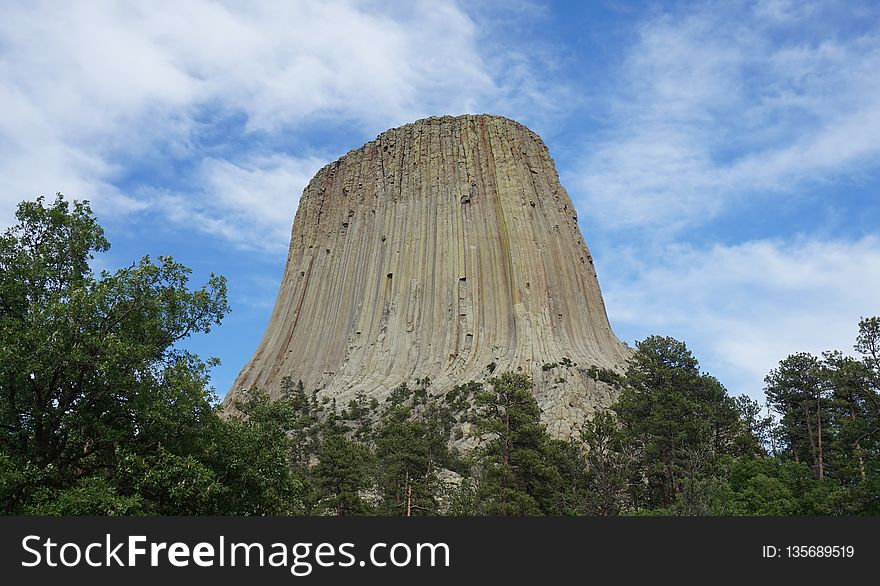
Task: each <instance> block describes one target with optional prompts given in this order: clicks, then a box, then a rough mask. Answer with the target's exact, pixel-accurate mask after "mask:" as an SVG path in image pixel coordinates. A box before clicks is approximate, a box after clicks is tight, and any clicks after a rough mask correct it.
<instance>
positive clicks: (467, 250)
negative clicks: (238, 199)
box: [229, 115, 631, 435]
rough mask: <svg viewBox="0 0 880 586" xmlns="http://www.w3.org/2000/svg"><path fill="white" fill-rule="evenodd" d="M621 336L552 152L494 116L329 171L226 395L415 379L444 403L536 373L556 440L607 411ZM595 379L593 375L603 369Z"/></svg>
mask: <svg viewBox="0 0 880 586" xmlns="http://www.w3.org/2000/svg"><path fill="white" fill-rule="evenodd" d="M630 353H631V351H630V350H629V349H628V348H627V347H626V346H625V345H624V344H622V343H621V342H620V341H619V340H618V339H617V338H616V337H615V336H614V334H613V333H612V331H611V327H610V325H609V323H608V318H607V316H606V312H605V305H604V302H603V300H602V294H601V292H600V290H599V283H598V280H597V278H596V271H595V268H594V266H593V259H592V257H591V256H590V253H589V251H588V249H587V246H586V244H585V243H584V239H583V236H582V235H581V233H580V230H579V229H578V225H577V214H576V212H575V209H574V206H573V205H572V202H571V200H570V199H569V197H568V194H567V193H566V192H565V189H563V187H562V186H561V185H560V183H559V178H558V175H557V172H556V168H555V166H554V164H553V161H552V159H551V158H550V155H549V152H548V150H547V147H546V146H545V145H544V143H543V141H542V140H541V139H540V138H539V137H538V136H537V135H536V134H535V133H533V132H532V131H530V130H529V129H527V128H526V127H524V126H523V125H521V124H519V123H517V122H514V121H512V120H508V119H506V118H501V117H498V116H489V115H466V116H458V117H449V116H444V117H437V118H427V119H424V120H420V121H417V122H415V123H412V124H407V125H405V126H402V127H400V128H395V129H392V130H389V131H387V132H384V133H383V134H381V135H380V136H379V137H377V138H376V139H375V140H373V141H371V142H369V143H367V144H366V145H364V146H363V147H361V148H358V149H355V150H353V151H351V152H349V153H348V154H346V155H345V156H344V157H342V158H341V159H339V160H338V161H336V162H334V163H331V164H329V165H327V166H325V167H324V168H323V169H321V170H320V171H319V172H318V174H317V175H316V176H315V177H314V179H312V181H311V182H310V183H309V185H308V186H307V187H306V189H305V191H304V192H303V195H302V198H301V200H300V204H299V209H298V210H297V213H296V217H295V219H294V223H293V231H292V237H291V243H290V252H289V255H288V259H287V266H286V269H285V273H284V277H283V279H282V282H281V288H280V291H279V294H278V299H277V301H276V304H275V308H274V311H273V312H272V316H271V319H270V321H269V325H268V327H267V330H266V333H265V335H264V336H263V339H262V341H261V342H260V345H259V347H258V348H257V351H256V353H255V354H254V355H253V357H252V358H251V360H250V361H249V362H248V364H247V365H246V366H245V367H244V369H242V371H241V373H240V374H239V376H238V379H237V380H236V382H235V384H234V386H233V388H232V390H231V392H230V394H229V396H230V397H235V396H236V394H237V393H239V392H240V391H241V390H242V389H246V388H251V387H257V388H259V389H262V390H264V391H265V392H268V393H269V394H270V395H273V396H277V395H278V393H279V391H280V383H281V380H282V379H283V378H284V377H287V376H289V377H291V379H292V380H293V381H297V380H302V382H303V384H304V385H305V388H306V389H319V390H320V391H319V392H320V395H321V396H331V397H335V398H336V399H337V403H338V404H340V405H344V404H346V403H347V402H348V401H349V400H350V399H351V398H354V397H355V396H356V395H357V394H358V393H364V394H366V395H367V396H373V397H377V398H379V399H382V398H383V397H384V396H385V395H387V394H388V393H389V392H390V390H391V389H393V388H394V387H395V386H397V385H398V384H400V383H402V382H408V381H411V380H413V379H414V378H422V377H430V379H431V381H432V389H433V390H434V391H435V392H437V391H443V390H447V389H449V388H451V387H452V386H454V385H456V384H459V383H463V382H467V381H469V380H485V379H486V378H487V377H488V376H489V375H490V370H492V368H493V367H492V366H490V365H494V370H495V371H496V372H502V371H505V370H513V371H522V372H526V373H529V374H531V375H532V377H533V379H534V381H535V394H536V397H537V399H538V402H539V404H540V405H541V407H542V410H543V413H544V419H545V421H546V422H547V423H548V425H549V428H550V430H551V431H552V432H553V433H555V434H557V435H567V434H568V433H570V431H571V430H573V429H574V428H575V427H576V426H578V425H579V424H580V422H581V421H582V420H583V418H584V416H585V415H586V414H589V413H591V412H592V411H594V410H596V409H600V408H603V407H607V406H608V405H609V404H610V403H611V401H612V400H613V399H614V395H615V390H614V388H613V387H612V386H609V385H606V384H604V383H601V382H599V381H597V380H595V378H593V376H591V375H590V374H589V373H588V372H587V371H588V369H589V368H590V367H591V366H595V367H599V368H606V369H610V370H614V371H617V372H620V371H621V369H622V368H623V365H624V364H625V361H626V359H627V358H628V357H629V355H630ZM593 372H594V373H595V369H594V371H593Z"/></svg>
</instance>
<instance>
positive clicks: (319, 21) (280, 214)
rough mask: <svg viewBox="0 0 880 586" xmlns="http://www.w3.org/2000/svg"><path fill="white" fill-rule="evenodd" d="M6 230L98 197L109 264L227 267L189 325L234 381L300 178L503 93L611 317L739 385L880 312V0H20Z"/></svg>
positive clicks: (268, 292)
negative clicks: (51, 202)
mask: <svg viewBox="0 0 880 586" xmlns="http://www.w3.org/2000/svg"><path fill="white" fill-rule="evenodd" d="M2 4H3V6H2V8H3V18H2V19H0V182H2V189H0V226H7V225H9V224H10V223H11V222H12V220H13V214H14V209H15V204H16V203H17V202H19V201H21V200H23V199H31V198H33V197H35V196H36V195H39V194H49V195H51V194H54V193H55V192H56V191H62V192H64V193H65V194H67V195H69V196H71V197H76V198H81V199H89V200H90V201H91V202H92V204H93V208H94V209H95V211H96V212H97V214H98V216H99V220H100V221H101V223H102V224H103V225H104V226H105V228H106V230H107V235H108V237H109V239H110V241H111V242H112V244H113V248H112V250H111V252H110V253H109V254H106V255H103V256H102V257H101V258H100V259H98V261H97V264H98V266H99V267H101V268H115V267H119V266H123V265H126V264H128V263H129V262H131V261H132V260H133V259H135V258H137V257H140V256H141V255H144V254H150V255H153V256H155V255H159V254H172V255H174V256H175V257H176V258H177V260H180V261H182V262H184V263H185V264H187V265H189V266H191V267H193V268H194V269H195V279H196V280H197V282H201V281H203V280H204V279H205V277H206V276H207V275H208V274H209V273H210V272H212V271H213V272H216V273H220V274H223V275H226V276H227V277H228V279H229V288H230V301H231V304H232V307H233V312H232V313H231V314H230V315H229V317H228V318H227V319H226V321H225V322H224V324H223V325H222V326H221V327H220V328H219V329H217V330H215V331H214V332H213V333H211V334H210V335H208V336H202V337H200V338H198V339H195V340H193V341H192V344H191V347H193V348H194V349H196V350H197V351H198V352H199V353H201V354H202V355H203V356H205V357H207V356H217V357H219V358H220V359H221V360H222V362H223V365H222V366H221V367H218V368H217V369H216V370H215V371H214V385H215V387H216V390H217V393H218V394H219V395H220V396H222V395H223V394H224V393H225V392H226V390H227V389H228V387H229V385H230V384H231V383H232V380H233V379H234V378H235V375H236V374H237V373H238V370H239V369H240V368H241V367H242V366H243V364H244V362H245V361H246V360H247V359H248V358H249V356H250V354H251V352H252V351H253V350H254V349H255V348H256V345H257V343H258V341H259V338H260V336H261V335H262V332H263V329H264V327H265V325H266V321H267V320H268V317H269V313H270V311H271V307H272V304H273V302H274V299H275V294H276V292H277V288H278V283H279V281H280V277H281V272H282V269H283V264H284V260H285V255H286V250H287V245H288V239H289V232H290V225H291V222H292V219H293V214H294V212H295V210H296V206H297V201H298V198H299V194H300V192H301V191H302V188H303V187H304V186H305V184H306V183H307V181H308V180H309V179H310V178H311V176H312V175H313V174H314V172H315V171H316V170H317V169H318V168H320V167H321V166H322V165H324V164H325V163H327V162H329V161H332V160H335V159H336V158H338V157H339V156H341V155H342V154H344V153H345V152H346V151H348V150H349V149H351V148H355V147H357V146H360V145H361V144H363V143H364V142H366V141H369V140H371V139H372V138H374V137H375V136H376V135H377V134H378V133H379V132H381V131H383V130H385V129H387V128H390V127H394V126H398V125H401V124H404V123H406V122H410V121H412V120H415V119H417V118H421V117H424V116H428V115H435V114H460V113H469V112H471V113H479V112H489V113H496V114H501V115H505V116H509V117H511V118H514V119H517V120H519V121H521V122H523V123H525V124H526V125H528V126H529V127H530V128H532V129H533V130H534V131H536V132H538V133H539V134H540V135H541V136H542V137H543V138H544V140H545V142H546V143H547V145H548V147H549V148H550V152H551V155H553V157H554V159H555V160H556V163H557V166H558V168H559V172H560V175H561V178H562V182H563V185H565V186H566V188H567V189H568V191H569V194H570V195H571V197H572V199H573V200H574V202H575V204H576V206H577V207H578V210H579V214H578V217H579V221H580V225H581V230H582V231H583V232H584V235H585V237H586V240H587V243H588V245H589V246H590V247H591V249H592V252H593V256H594V257H595V259H596V266H597V270H598V272H599V279H600V283H601V285H602V288H603V291H604V293H605V300H606V304H607V307H608V312H609V317H610V319H611V322H612V326H613V327H614V329H615V331H616V333H617V334H618V336H619V337H621V338H622V339H624V340H626V341H627V342H629V343H630V344H632V343H633V342H634V341H635V340H639V339H642V338H644V337H645V336H647V335H650V334H653V333H661V334H664V335H671V336H674V337H676V338H679V339H682V340H685V341H686V342H687V343H688V345H689V346H690V347H691V349H692V350H693V351H694V352H695V354H696V355H697V357H698V358H699V359H700V361H701V363H702V366H703V368H704V369H706V370H708V371H709V372H711V373H713V374H714V375H716V376H717V377H718V378H719V379H720V380H721V381H722V382H723V383H724V384H725V385H726V386H727V387H728V389H729V390H730V392H731V393H734V394H740V393H748V394H750V395H752V396H754V397H761V396H762V386H763V385H762V379H763V377H764V375H765V374H766V372H767V371H768V370H769V369H770V368H772V367H773V366H774V364H775V363H776V362H778V361H779V360H780V359H781V358H783V357H785V356H786V355H787V354H789V353H791V352H794V351H800V350H804V351H813V352H819V351H821V350H823V349H830V348H838V349H842V350H845V351H847V350H849V349H850V348H851V347H852V343H853V339H854V337H855V334H856V330H857V322H858V320H859V318H860V316H868V315H878V314H880V177H878V173H880V75H878V73H877V72H878V71H880V7H878V5H877V4H876V2H872V1H870V0H866V1H864V2H859V1H850V2H839V1H834V0H829V1H828V2H823V1H803V2H800V1H796V0H758V1H742V2H740V1H736V0H728V1H721V2H700V1H697V2H665V3H664V2H646V3H644V4H637V3H635V2H622V1H618V0H606V1H602V0H595V1H593V2H575V1H572V2H527V1H520V2H516V1H502V0H494V1H493V0H487V1H483V2H479V1H464V0H462V1H461V2H455V1H454V0H425V1H421V2H419V1H413V2H403V1H400V2H390V1H389V2H383V1H362V2H360V1H356V0H290V1H285V2H281V1H279V2H247V3H243V2H222V1H216V2H214V1H203V0H193V1H186V2H180V1H168V2H162V1H150V2H146V1H144V2H121V1H120V2H99V1H95V2H60V1H56V2H26V3H25V2H12V1H3V2H2Z"/></svg>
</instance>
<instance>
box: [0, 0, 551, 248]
mask: <svg viewBox="0 0 880 586" xmlns="http://www.w3.org/2000/svg"><path fill="white" fill-rule="evenodd" d="M477 34H478V31H477V30H476V27H475V25H474V23H473V21H472V20H471V19H470V18H469V17H468V16H467V15H466V14H465V13H464V12H463V11H462V10H461V9H460V8H459V7H458V5H457V4H456V3H455V2H452V1H451V0H446V1H444V0H441V1H428V0H424V1H420V2H413V3H393V2H388V3H385V2H370V3H363V2H357V1H354V0H304V1H299V2H256V3H243V4H242V3H235V2H213V1H206V0H194V1H192V2H186V3H183V4H180V3H175V2H170V1H161V2H133V3H128V2H126V3H120V2H88V3H79V2H74V3H61V4H59V3H57V2H33V3H14V4H11V5H9V6H5V7H4V15H3V19H2V20H0V47H2V49H0V103H2V104H3V108H2V109H0V177H3V185H2V187H3V189H2V195H0V198H2V199H0V207H2V208H3V209H4V210H11V209H12V207H13V205H14V203H15V202H17V201H19V200H21V199H24V198H28V197H33V195H35V194H37V193H41V192H42V193H52V192H54V191H56V190H62V191H65V192H67V193H69V194H71V195H74V196H77V197H88V198H90V199H92V200H93V203H94V204H95V206H96V208H98V209H99V210H100V211H102V212H106V211H114V210H117V211H119V210H122V211H125V210H132V209H142V208H145V207H150V208H152V209H157V208H162V209H165V210H167V211H169V213H170V217H171V218H172V219H174V218H186V219H187V221H190V220H193V219H195V218H198V219H200V220H201V223H199V224H197V225H196V226H195V227H196V228H199V229H203V230H205V231H207V232H211V233H215V234H218V235H221V236H225V237H228V238H230V239H232V240H233V241H234V242H236V243H238V244H242V245H255V246H262V244H261V243H260V242H257V241H251V242H248V241H249V239H254V240H256V239H258V240H260V241H262V240H264V239H266V238H267V235H266V234H265V233H263V232H260V231H257V232H256V233H251V234H252V238H249V237H248V234H249V231H248V230H246V229H245V228H249V227H252V226H258V227H259V226H263V227H265V226H266V225H267V222H268V225H269V226H270V234H269V235H268V238H271V239H274V241H273V243H272V244H271V246H272V247H275V246H278V245H279V243H281V244H282V245H283V244H284V241H285V240H286V238H287V235H286V234H284V236H283V238H282V237H281V236H280V235H281V233H282V232H286V229H287V227H289V222H290V219H291V217H292V211H293V209H294V208H295V205H296V201H297V197H298V193H296V192H294V191H293V189H294V188H296V187H297V186H301V185H302V184H303V183H304V182H303V181H302V174H303V173H306V172H309V171H312V170H314V168H315V160H314V159H313V157H312V153H308V152H306V153H300V154H297V155H293V154H287V155H283V156H280V157H279V156H277V155H275V154H272V153H277V152H278V150H277V144H278V143H279V140H278V138H279V137H290V136H296V135H297V134H298V133H300V132H302V131H303V129H304V128H305V126H304V125H306V124H308V123H314V122H315V121H320V120H325V119H331V120H333V124H335V125H337V126H338V125H340V124H343V125H344V124H349V125H351V126H354V127H356V128H358V129H361V130H362V131H365V132H370V133H372V132H378V131H380V130H384V129H385V128H387V127H389V126H393V125H397V124H401V123H404V122H407V121H410V120H412V119H415V118H418V117H421V116H425V115H429V114H434V113H448V112H464V111H472V110H474V109H477V108H479V107H480V105H481V104H482V105H485V104H486V103H487V102H490V101H491V98H493V97H497V98H499V99H503V96H502V94H503V93H505V92H508V93H510V92H512V91H514V88H509V87H505V86H504V85H503V84H502V83H500V82H499V81H498V80H499V78H498V77H497V76H496V74H497V73H499V72H501V71H509V70H511V69H515V70H516V71H518V75H520V76H521V77H522V78H523V79H525V78H527V77H528V75H529V73H528V71H525V70H524V66H522V65H521V63H519V62H516V63H514V62H511V64H507V63H506V61H505V60H503V59H502V60H501V61H498V62H494V61H493V64H492V65H491V67H490V66H489V65H487V63H486V61H485V60H484V58H483V56H482V55H481V53H480V50H479V46H478V39H477ZM525 99H526V101H528V100H535V99H540V96H537V95H535V96H532V97H530V98H525ZM205 112H210V113H212V115H213V117H214V118H216V119H221V120H228V119H236V120H239V121H240V124H239V127H237V128H236V129H234V130H235V132H228V133H226V134H225V135H224V140H226V141H227V144H224V145H221V146H223V147H224V148H223V149H222V150H223V152H222V153H219V154H218V153H216V152H214V151H212V150H210V149H208V148H206V147H205V145H204V144H202V143H201V141H200V138H201V137H200V135H201V134H202V133H204V132H205V125H206V122H205V116H204V114H205ZM208 124H209V125H210V123H208ZM208 130H210V129H208ZM255 137H256V138H255ZM261 137H262V138H261ZM229 141H232V142H229ZM236 141H239V143H238V144H236ZM280 142H281V143H282V144H283V143H284V140H281V141H280ZM273 145H274V146H273ZM282 152H283V151H282ZM169 161H170V163H169ZM181 161H182V162H184V163H186V165H187V168H188V169H196V170H197V172H198V173H199V174H200V176H201V177H203V178H204V179H206V180H207V181H208V184H207V185H205V186H204V188H203V189H189V187H188V186H184V188H182V189H179V188H178V187H179V186H164V188H162V186H157V185H156V181H155V178H153V179H151V180H149V181H147V182H146V184H144V185H139V182H138V180H137V179H132V176H133V175H137V174H138V173H140V174H144V173H149V172H150V171H151V165H155V166H158V167H162V166H163V165H165V166H174V165H175V164H176V162H181ZM288 181H289V183H286V182H288ZM227 182H228V183H227ZM157 189H158V191H161V192H163V193H165V195H164V196H162V197H161V198H159V199H155V200H145V199H144V196H145V194H146V195H151V196H155V193H156V191H157ZM282 194H283V195H284V196H285V197H286V198H287V199H285V200H284V201H283V202H281V200H280V199H279V198H280V196H281V195H282ZM269 209H273V210H276V211H280V210H285V211H286V212H289V217H288V218H287V219H286V222H287V227H283V226H281V222H279V221H277V216H279V215H280V214H276V215H273V216H272V217H271V218H270V214H268V213H267V210H269ZM175 210H177V211H176V212H175ZM8 221H9V218H8V217H0V222H2V223H8ZM242 222H244V223H243V224H242ZM239 225H240V227H237V226H239Z"/></svg>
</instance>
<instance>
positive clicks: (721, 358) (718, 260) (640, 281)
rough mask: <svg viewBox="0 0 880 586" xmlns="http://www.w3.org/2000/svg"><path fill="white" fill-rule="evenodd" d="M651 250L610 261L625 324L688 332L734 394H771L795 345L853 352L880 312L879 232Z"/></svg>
mask: <svg viewBox="0 0 880 586" xmlns="http://www.w3.org/2000/svg"><path fill="white" fill-rule="evenodd" d="M642 253H643V251H639V252H638V253H635V254H632V253H628V252H627V251H625V250H624V251H621V252H620V253H618V254H614V255H613V256H614V258H615V259H616V260H617V261H618V262H616V263H609V265H608V266H607V267H605V269H606V270H605V271H604V273H605V274H603V277H604V278H603V289H604V291H605V295H606V302H607V304H608V312H609V317H610V318H611V321H612V323H613V324H614V326H615V329H616V331H617V332H618V334H621V335H623V336H624V337H625V338H628V337H630V336H632V337H638V338H643V337H644V336H646V335H650V334H655V333H656V334H662V335H671V336H673V337H676V338H679V339H682V340H685V341H686V342H687V343H688V345H689V346H690V347H691V348H692V349H694V350H696V351H697V354H698V357H699V358H700V359H701V362H702V364H703V367H704V368H706V369H707V370H709V371H710V372H712V373H713V374H715V375H716V376H718V377H719V378H720V380H721V381H722V382H724V383H725V384H726V385H727V386H728V388H729V389H730V390H731V392H733V393H734V394H740V393H749V394H751V395H753V396H755V397H760V396H762V389H763V383H762V381H763V377H764V375H766V374H767V372H768V371H769V370H770V369H771V368H773V367H774V366H775V365H776V364H777V363H778V362H779V360H781V359H782V358H785V356H787V355H788V354H791V353H793V352H799V351H809V352H814V353H819V352H821V351H823V350H829V349H840V350H843V351H849V350H850V349H851V348H852V345H853V342H854V339H855V334H856V331H857V324H858V321H859V319H860V318H861V317H865V316H868V315H878V314H880V300H878V298H877V291H880V238H878V237H876V236H869V237H865V238H863V239H861V240H856V241H839V240H820V239H801V240H798V241H795V242H793V243H792V242H790V243H785V242H780V241H774V240H758V241H751V242H745V243H742V244H738V245H732V246H722V245H717V246H714V247H711V248H708V249H700V248H694V247H690V246H683V245H670V246H668V247H667V248H664V249H662V250H660V251H659V252H657V253H655V254H654V255H649V256H643V257H642V256H639V255H640V254H642ZM606 256H608V255H606ZM637 258H638V259H639V260H634V259H637ZM630 341H631V340H630Z"/></svg>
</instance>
